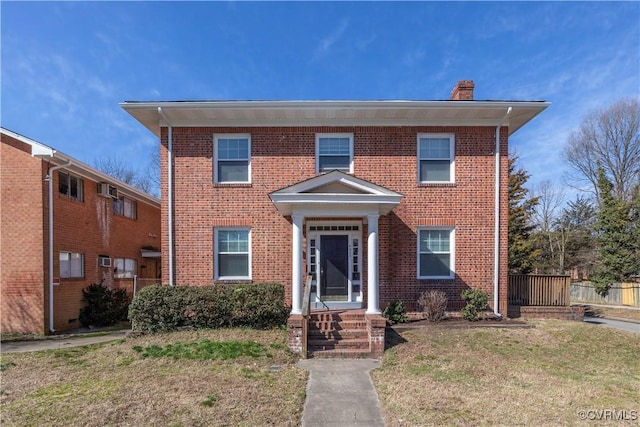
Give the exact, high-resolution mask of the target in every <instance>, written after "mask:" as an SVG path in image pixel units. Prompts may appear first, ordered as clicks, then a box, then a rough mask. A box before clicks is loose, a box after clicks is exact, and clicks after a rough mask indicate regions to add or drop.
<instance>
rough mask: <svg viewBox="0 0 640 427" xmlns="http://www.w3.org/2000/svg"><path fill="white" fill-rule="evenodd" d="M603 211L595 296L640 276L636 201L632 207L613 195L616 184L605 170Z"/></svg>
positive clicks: (601, 183) (601, 172)
mask: <svg viewBox="0 0 640 427" xmlns="http://www.w3.org/2000/svg"><path fill="white" fill-rule="evenodd" d="M598 192H599V194H600V210H599V212H598V219H597V221H596V225H595V231H596V234H597V239H598V249H599V252H600V265H599V266H598V268H597V269H596V272H595V274H594V277H593V282H594V287H595V289H596V292H598V294H600V295H602V296H606V295H607V294H608V293H609V288H610V287H611V285H612V284H613V283H620V282H623V281H626V280H629V279H630V278H631V277H632V276H634V275H637V274H638V272H640V250H639V249H638V245H639V242H638V236H639V233H638V215H639V214H638V207H639V206H638V205H639V202H638V201H637V197H634V199H633V200H632V202H631V203H627V202H625V201H624V200H621V199H618V198H616V197H614V195H613V184H611V181H609V179H608V178H607V176H606V174H605V171H604V169H603V168H600V169H599V171H598Z"/></svg>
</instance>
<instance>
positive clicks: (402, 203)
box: [121, 81, 548, 318]
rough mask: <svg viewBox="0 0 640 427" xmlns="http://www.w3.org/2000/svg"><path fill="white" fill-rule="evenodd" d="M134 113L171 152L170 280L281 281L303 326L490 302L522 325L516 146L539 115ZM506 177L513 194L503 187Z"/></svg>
mask: <svg viewBox="0 0 640 427" xmlns="http://www.w3.org/2000/svg"><path fill="white" fill-rule="evenodd" d="M473 89H474V84H473V82H472V81H461V82H459V83H458V84H457V85H456V87H455V88H454V90H453V91H452V94H451V99H450V100H445V101H202V102H192V101H184V102H124V103H122V104H121V106H122V107H123V108H124V109H125V110H126V111H127V112H129V113H130V114H131V115H132V116H133V117H134V118H135V119H136V120H138V121H139V122H140V123H141V124H143V125H144V126H145V127H147V128H148V129H149V130H150V131H151V132H153V133H154V134H155V135H156V136H157V137H158V138H159V140H160V143H161V157H162V197H163V203H162V230H163V236H166V238H165V239H164V240H163V254H166V255H167V256H165V257H163V261H162V262H163V272H164V273H165V274H163V280H164V281H165V282H167V283H171V284H178V285H181V284H190V285H207V284H211V283H244V282H262V281H277V282H280V283H282V284H283V285H284V287H285V291H286V298H287V302H288V303H290V304H291V306H292V311H291V314H292V318H294V317H295V316H299V315H300V313H301V307H302V294H303V281H304V279H303V278H304V276H305V275H306V274H307V273H308V274H312V275H313V282H312V287H311V289H312V295H311V305H312V307H313V308H327V307H328V308H334V309H366V313H367V314H369V315H379V314H380V312H381V309H383V308H384V307H385V306H386V304H388V303H389V302H390V301H392V300H394V299H401V300H403V301H404V302H405V304H406V306H407V307H408V309H409V310H414V309H415V308H416V300H417V298H418V296H419V295H420V293H421V292H423V291H425V290H429V289H439V290H442V291H444V292H446V294H447V296H448V299H449V308H450V309H451V310H457V309H459V308H461V307H462V302H461V300H460V293H461V291H463V290H464V289H467V288H479V289H483V290H485V291H487V292H488V293H489V295H490V299H491V305H492V309H493V310H494V311H495V312H496V314H499V313H504V314H506V310H507V208H508V207H507V175H508V173H507V172H508V167H507V145H508V136H509V135H511V134H513V133H514V132H516V131H517V130H518V129H519V128H520V127H522V126H523V125H525V124H526V123H527V122H528V121H529V120H531V119H532V118H533V117H535V116H536V115H537V114H539V113H540V112H541V111H542V110H544V109H545V108H546V107H547V106H548V104H547V103H545V102H538V101H474V100H473ZM496 176H498V177H499V179H496Z"/></svg>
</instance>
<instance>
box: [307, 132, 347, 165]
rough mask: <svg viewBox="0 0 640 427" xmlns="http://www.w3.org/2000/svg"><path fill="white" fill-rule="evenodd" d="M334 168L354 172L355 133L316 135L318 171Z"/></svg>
mask: <svg viewBox="0 0 640 427" xmlns="http://www.w3.org/2000/svg"><path fill="white" fill-rule="evenodd" d="M334 169H338V170H340V171H342V172H347V173H353V134H350V133H341V134H326V133H320V134H317V135H316V173H322V172H329V171H332V170H334Z"/></svg>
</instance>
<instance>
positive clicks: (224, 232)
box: [214, 228, 251, 280]
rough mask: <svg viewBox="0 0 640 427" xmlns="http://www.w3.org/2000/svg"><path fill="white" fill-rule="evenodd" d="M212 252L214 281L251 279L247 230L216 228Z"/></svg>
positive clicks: (248, 234)
mask: <svg viewBox="0 0 640 427" xmlns="http://www.w3.org/2000/svg"><path fill="white" fill-rule="evenodd" d="M214 251H215V253H214V257H215V261H214V262H215V276H216V279H218V280H234V279H236V280H238V279H251V230H250V229H249V228H216V230H215V250H214Z"/></svg>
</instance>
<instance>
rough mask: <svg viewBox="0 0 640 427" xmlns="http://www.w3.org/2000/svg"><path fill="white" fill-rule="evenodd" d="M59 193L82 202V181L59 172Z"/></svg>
mask: <svg viewBox="0 0 640 427" xmlns="http://www.w3.org/2000/svg"><path fill="white" fill-rule="evenodd" d="M58 192H59V193H60V194H64V195H65V196H67V197H68V198H70V199H76V200H77V201H79V202H81V201H82V200H83V198H82V179H81V178H78V177H77V176H73V175H70V174H68V173H66V172H58Z"/></svg>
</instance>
